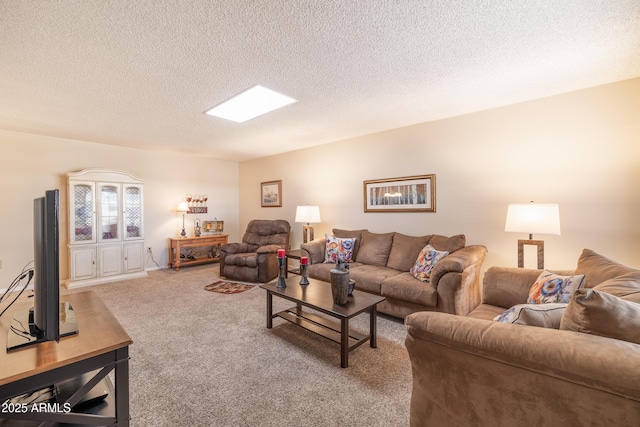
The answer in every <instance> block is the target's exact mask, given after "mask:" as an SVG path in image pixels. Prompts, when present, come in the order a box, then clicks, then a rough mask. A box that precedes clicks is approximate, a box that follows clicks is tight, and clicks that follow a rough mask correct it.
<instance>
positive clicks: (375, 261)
mask: <svg viewBox="0 0 640 427" xmlns="http://www.w3.org/2000/svg"><path fill="white" fill-rule="evenodd" d="M394 234H396V233H393V232H392V233H383V234H378V233H371V232H369V231H363V232H362V241H361V242H360V248H359V249H358V255H357V256H356V261H357V262H361V263H364V264H369V265H377V266H378V267H386V266H387V260H388V259H389V251H390V250H391V245H392V244H393V235H394ZM420 249H422V248H420ZM416 256H417V254H416ZM414 261H415V260H414Z"/></svg>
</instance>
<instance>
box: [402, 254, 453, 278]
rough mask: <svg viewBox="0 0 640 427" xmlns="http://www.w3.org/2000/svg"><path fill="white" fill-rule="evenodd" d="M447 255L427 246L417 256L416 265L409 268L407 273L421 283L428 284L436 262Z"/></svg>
mask: <svg viewBox="0 0 640 427" xmlns="http://www.w3.org/2000/svg"><path fill="white" fill-rule="evenodd" d="M447 255H449V252H447V251H437V250H436V249H435V248H434V247H433V246H431V245H427V246H425V247H424V248H422V250H421V251H420V254H418V259H417V260H416V263H415V264H414V265H413V267H411V270H409V273H411V275H412V276H413V277H415V278H416V279H418V280H420V281H422V282H428V281H429V279H430V278H431V272H432V271H433V267H435V266H436V264H437V263H438V261H440V260H441V259H442V258H444V257H446V256H447Z"/></svg>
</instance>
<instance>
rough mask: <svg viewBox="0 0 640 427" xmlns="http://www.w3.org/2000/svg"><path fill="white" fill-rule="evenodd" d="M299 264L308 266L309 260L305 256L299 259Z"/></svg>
mask: <svg viewBox="0 0 640 427" xmlns="http://www.w3.org/2000/svg"><path fill="white" fill-rule="evenodd" d="M300 264H302V265H307V264H309V258H308V257H306V256H303V257H300Z"/></svg>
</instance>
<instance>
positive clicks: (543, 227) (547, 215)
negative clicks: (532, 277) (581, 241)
mask: <svg viewBox="0 0 640 427" xmlns="http://www.w3.org/2000/svg"><path fill="white" fill-rule="evenodd" d="M504 231H508V232H513V233H527V234H529V239H519V240H518V267H519V268H523V267H524V245H533V246H537V247H538V269H539V270H542V269H543V268H544V241H543V240H533V234H534V233H535V234H549V235H554V236H559V235H560V209H559V207H558V205H557V204H543V203H533V202H531V203H513V204H510V205H509V207H508V208H507V221H506V224H505V227H504Z"/></svg>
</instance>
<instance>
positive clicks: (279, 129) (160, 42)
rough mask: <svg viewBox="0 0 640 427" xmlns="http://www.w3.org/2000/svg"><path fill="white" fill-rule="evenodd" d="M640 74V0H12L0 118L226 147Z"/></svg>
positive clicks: (287, 142) (61, 129) (122, 140)
mask: <svg viewBox="0 0 640 427" xmlns="http://www.w3.org/2000/svg"><path fill="white" fill-rule="evenodd" d="M635 77H640V1H638V0H626V1H625V0H607V1H602V0H573V1H571V0H565V1H557V0H521V1H514V0H459V1H457V0H456V1H444V0H440V1H438V0H430V1H427V0H423V1H402V0H396V1H392V0H388V1H383V0H377V1H374V0H371V1H365V0H362V1H347V0H344V1H330V0H326V1H323V0H315V1H313V0H300V1H285V0H265V1H241V0H238V1H233V0H229V1H213V0H195V1H188V0H184V1H180V0H173V1H169V0H146V1H142V0H138V1H131V0H109V1H106V0H105V1H86V0H75V1H73V0H66V1H53V0H40V1H23V0H0V128H2V129H8V130H16V131H24V132H30V133H36V134H43V135H51V136H57V137H63V138H69V139H77V140H82V141H93V142H99V143H105V144H114V145H122V146H129V147H139V148H144V149H157V150H167V151H179V152H189V153H197V154H201V155H204V156H209V157H214V158H220V159H232V160H239V161H242V160H246V159H252V158H257V157H263V156H268V155H272V154H277V153H281V152H285V151H291V150H295V149H300V148H305V147H310V146H314V145H319V144H324V143H328V142H332V141H337V140H341V139H345V138H350V137H355V136H359V135H364V134H369V133H373V132H378V131H383V130H386V129H391V128H397V127H401V126H406V125H411V124H415V123H420V122H425V121H430V120H435V119H441V118H445V117H451V116H455V115H460V114H464V113H469V112H473V111H479V110H483V109H488V108H492V107H497V106H500V105H507V104H513V103H517V102H522V101H526V100H529V99H534V98H541V97H545V96H550V95H554V94H558V93H563V92H568V91H572V90H577V89H581V88H585V87H591V86H597V85H600V84H606V83H610V82H614V81H619V80H625V79H629V78H635ZM255 84H260V85H263V86H266V87H269V88H271V89H274V90H276V91H279V92H282V93H284V94H286V95H289V96H292V97H294V98H296V99H297V100H298V102H297V103H295V104H293V105H290V106H287V107H285V108H283V109H281V110H277V111H275V112H273V113H270V114H267V115H265V116H262V117H259V118H256V119H253V120H250V121H248V122H246V123H242V124H238V123H234V122H229V121H225V120H223V119H216V118H213V117H209V116H207V115H205V114H203V112H204V111H205V110H207V109H209V108H211V107H213V106H214V105H216V104H218V103H219V102H221V101H223V100H225V99H227V98H229V97H230V96H232V95H234V94H236V93H238V92H240V91H242V90H244V89H246V88H248V87H250V86H253V85H255Z"/></svg>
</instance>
